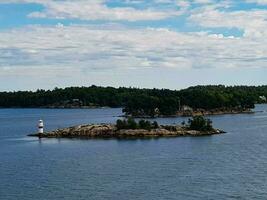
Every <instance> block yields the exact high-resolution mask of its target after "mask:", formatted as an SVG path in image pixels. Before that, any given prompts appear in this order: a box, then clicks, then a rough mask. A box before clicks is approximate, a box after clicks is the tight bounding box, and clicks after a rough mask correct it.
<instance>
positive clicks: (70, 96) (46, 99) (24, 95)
mask: <svg viewBox="0 0 267 200" xmlns="http://www.w3.org/2000/svg"><path fill="white" fill-rule="evenodd" d="M260 96H265V97H267V86H257V87H256V86H233V87H226V86H223V85H218V86H196V87H189V88H187V89H183V90H179V91H178V90H168V89H138V88H124V87H121V88H113V87H97V86H94V85H93V86H91V87H68V88H65V89H59V88H55V89H54V90H37V91H35V92H32V91H18V92H0V107H5V108H8V107H24V108H32V107H81V106H88V107H91V106H96V107H98V106H100V107H103V106H108V107H123V108H124V111H125V112H126V113H127V114H132V115H149V116H154V115H156V114H161V115H172V114H175V113H176V112H177V111H178V110H179V108H180V107H181V106H182V105H187V106H190V107H191V108H193V109H205V110H209V109H216V108H223V107H226V108H236V107H240V108H253V107H254V104H255V103H259V102H261V101H264V97H263V98H260Z"/></svg>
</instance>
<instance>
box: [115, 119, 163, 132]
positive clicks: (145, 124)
mask: <svg viewBox="0 0 267 200" xmlns="http://www.w3.org/2000/svg"><path fill="white" fill-rule="evenodd" d="M116 127H117V129H118V130H121V129H145V130H151V129H157V128H159V125H158V123H157V122H156V121H154V122H153V123H151V122H150V121H148V120H143V119H142V120H140V121H139V122H138V123H137V122H136V121H135V120H134V119H133V118H128V119H127V120H126V119H124V120H121V119H118V120H117V123H116Z"/></svg>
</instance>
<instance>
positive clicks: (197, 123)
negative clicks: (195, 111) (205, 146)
mask: <svg viewBox="0 0 267 200" xmlns="http://www.w3.org/2000/svg"><path fill="white" fill-rule="evenodd" d="M188 126H189V128H190V129H191V130H197V131H210V130H212V129H213V127H212V121H211V120H210V119H205V118H204V117H203V116H194V117H193V119H189V120H188Z"/></svg>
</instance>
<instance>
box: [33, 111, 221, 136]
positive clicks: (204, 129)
mask: <svg viewBox="0 0 267 200" xmlns="http://www.w3.org/2000/svg"><path fill="white" fill-rule="evenodd" d="M222 133H225V132H224V131H222V130H219V129H215V128H213V127H212V126H211V121H210V120H206V119H204V118H203V117H201V116H198V117H194V118H193V119H190V120H189V121H188V124H185V123H183V124H182V125H158V124H157V122H153V123H151V122H150V121H145V120H140V121H139V122H135V121H134V120H133V119H131V118H129V119H127V120H118V121H117V123H116V124H97V125H96V124H89V125H79V126H73V127H69V128H63V129H57V130H54V131H51V132H46V133H42V134H39V133H36V134H30V135H29V136H34V137H40V138H144V137H178V136H204V135H214V134H222Z"/></svg>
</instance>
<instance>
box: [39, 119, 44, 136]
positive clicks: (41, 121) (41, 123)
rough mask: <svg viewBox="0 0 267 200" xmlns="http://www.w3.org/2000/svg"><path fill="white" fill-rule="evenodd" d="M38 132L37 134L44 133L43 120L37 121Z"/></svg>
mask: <svg viewBox="0 0 267 200" xmlns="http://www.w3.org/2000/svg"><path fill="white" fill-rule="evenodd" d="M38 133H39V134H43V133H44V122H43V120H41V119H40V120H39V123H38Z"/></svg>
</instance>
